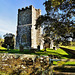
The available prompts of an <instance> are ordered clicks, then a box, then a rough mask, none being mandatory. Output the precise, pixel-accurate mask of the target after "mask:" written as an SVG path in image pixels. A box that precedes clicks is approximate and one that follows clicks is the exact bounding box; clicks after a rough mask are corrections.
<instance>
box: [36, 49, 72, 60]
mask: <svg viewBox="0 0 75 75" xmlns="http://www.w3.org/2000/svg"><path fill="white" fill-rule="evenodd" d="M36 54H38V55H50V54H52V55H56V56H58V57H59V58H61V59H67V58H71V54H68V53H66V52H65V51H64V50H62V49H60V48H59V49H57V50H53V49H47V50H46V52H44V51H43V50H41V51H39V52H36Z"/></svg>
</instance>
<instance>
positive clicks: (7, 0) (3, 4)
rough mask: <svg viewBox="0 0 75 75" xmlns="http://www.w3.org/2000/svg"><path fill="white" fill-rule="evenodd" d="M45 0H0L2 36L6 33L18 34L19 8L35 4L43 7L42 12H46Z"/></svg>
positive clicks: (0, 32)
mask: <svg viewBox="0 0 75 75" xmlns="http://www.w3.org/2000/svg"><path fill="white" fill-rule="evenodd" d="M44 1H45V0H0V36H3V35H4V34H5V33H13V34H16V28H17V27H16V26H17V13H18V9H19V8H20V9H21V8H22V7H26V6H29V5H33V6H34V7H35V8H37V9H41V14H45V8H44V5H43V2H44Z"/></svg>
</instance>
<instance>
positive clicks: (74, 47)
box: [60, 46, 75, 50]
mask: <svg viewBox="0 0 75 75" xmlns="http://www.w3.org/2000/svg"><path fill="white" fill-rule="evenodd" d="M60 47H64V48H68V49H72V50H75V46H60Z"/></svg>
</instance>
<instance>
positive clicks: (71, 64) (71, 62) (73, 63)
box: [53, 61, 75, 66]
mask: <svg viewBox="0 0 75 75" xmlns="http://www.w3.org/2000/svg"><path fill="white" fill-rule="evenodd" d="M53 64H54V65H66V66H67V65H68V66H75V62H73V61H66V62H62V61H58V62H56V61H54V62H53Z"/></svg>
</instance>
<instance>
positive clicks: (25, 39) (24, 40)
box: [21, 34, 27, 43]
mask: <svg viewBox="0 0 75 75" xmlns="http://www.w3.org/2000/svg"><path fill="white" fill-rule="evenodd" d="M21 42H22V43H26V42H27V35H26V34H23V35H22V38H21Z"/></svg>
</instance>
